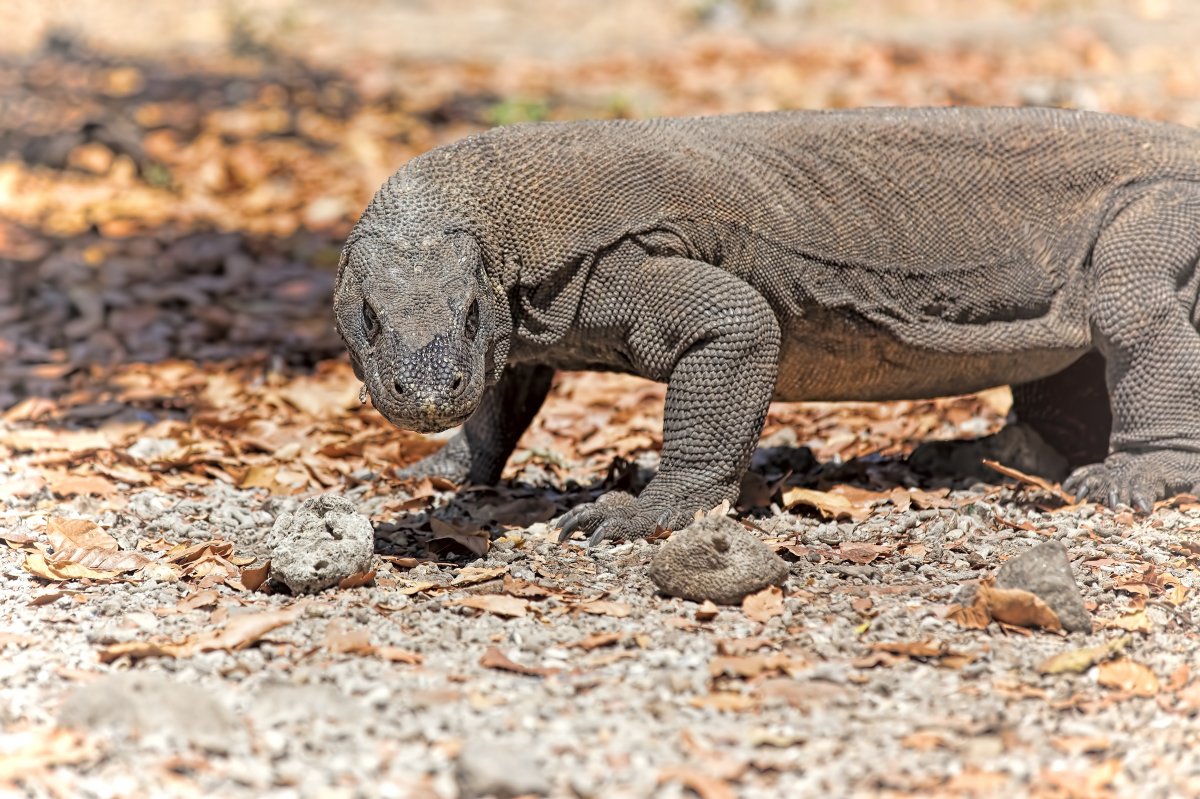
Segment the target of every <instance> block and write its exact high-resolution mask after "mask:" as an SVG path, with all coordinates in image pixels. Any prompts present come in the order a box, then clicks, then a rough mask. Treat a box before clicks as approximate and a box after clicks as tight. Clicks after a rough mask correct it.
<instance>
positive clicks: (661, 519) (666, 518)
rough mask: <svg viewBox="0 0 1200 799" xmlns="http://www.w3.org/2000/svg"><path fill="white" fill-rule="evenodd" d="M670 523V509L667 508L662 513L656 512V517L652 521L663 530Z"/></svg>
mask: <svg viewBox="0 0 1200 799" xmlns="http://www.w3.org/2000/svg"><path fill="white" fill-rule="evenodd" d="M670 523H671V511H669V510H665V511H663V512H662V513H660V514H658V519H657V520H656V521H655V522H654V524H655V526H656V527H661V528H663V529H664V530H665V529H666V528H667V525H668V524H670Z"/></svg>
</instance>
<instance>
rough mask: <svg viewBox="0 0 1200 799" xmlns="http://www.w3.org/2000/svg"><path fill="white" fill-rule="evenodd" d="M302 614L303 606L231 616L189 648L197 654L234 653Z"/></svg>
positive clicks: (199, 637) (202, 634) (203, 634)
mask: <svg viewBox="0 0 1200 799" xmlns="http://www.w3.org/2000/svg"><path fill="white" fill-rule="evenodd" d="M303 612H304V606H303V605H292V606H291V607H287V608H284V609H282V610H267V611H262V612H259V613H242V614H239V615H237V616H231V617H230V619H229V621H228V622H226V623H225V626H223V627H222V628H221V629H220V630H215V631H209V632H204V633H201V634H200V635H198V636H196V637H194V638H193V639H192V640H191V641H190V644H191V646H192V648H193V649H194V650H195V651H196V652H216V651H219V650H224V651H226V652H236V651H237V650H239V649H245V648H246V647H248V646H251V645H252V644H254V643H257V642H258V640H259V639H260V638H262V637H263V636H264V635H266V634H267V633H269V632H271V631H272V630H274V629H277V628H279V627H283V626H284V625H286V624H291V623H292V622H294V621H295V620H296V619H298V618H300V615H301V614H302V613H303Z"/></svg>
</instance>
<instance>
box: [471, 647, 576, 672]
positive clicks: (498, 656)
mask: <svg viewBox="0 0 1200 799" xmlns="http://www.w3.org/2000/svg"><path fill="white" fill-rule="evenodd" d="M479 665H481V666H483V667H484V668H486V669H497V670H499V671H511V672H513V673H514V674H524V675H526V676H529V677H547V676H549V675H551V674H556V673H558V669H542V668H537V667H534V666H523V665H521V664H520V663H517V662H516V661H514V660H511V659H510V658H509V657H508V656H507V655H505V654H504V653H503V652H501V651H500V650H499V649H497V648H496V647H494V646H493V647H488V650H487V651H486V652H484V653H483V657H482V658H480V660H479Z"/></svg>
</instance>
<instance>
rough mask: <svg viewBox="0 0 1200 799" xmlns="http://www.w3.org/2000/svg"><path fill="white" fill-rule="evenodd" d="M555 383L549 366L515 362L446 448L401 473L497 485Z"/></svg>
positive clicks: (399, 470)
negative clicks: (518, 441)
mask: <svg viewBox="0 0 1200 799" xmlns="http://www.w3.org/2000/svg"><path fill="white" fill-rule="evenodd" d="M553 379H554V369H552V368H551V367H549V366H539V365H533V364H515V365H510V366H507V367H505V369H504V372H503V373H502V374H501V375H500V379H499V380H498V381H496V384H495V385H494V386H491V387H489V388H488V389H486V390H485V391H484V393H483V397H482V398H481V399H480V401H479V407H478V408H476V409H475V413H473V414H471V418H469V419H467V421H466V423H465V424H463V426H462V428H461V429H460V430H459V431H458V432H457V433H455V434H454V435H453V436H451V437H450V440H449V441H447V442H446V445H445V446H444V447H442V448H441V449H440V450H438V451H437V452H435V453H433V454H432V455H430V456H428V457H426V458H422V459H421V460H419V461H417V462H416V463H413V464H411V465H409V466H406V467H404V468H402V469H398V470H397V471H396V474H397V476H399V477H427V476H430V475H439V476H441V477H447V478H449V479H451V480H453V481H455V482H456V483H460V484H461V483H483V484H490V483H495V482H496V481H497V480H499V479H500V473H501V472H502V471H503V470H504V464H505V462H506V461H507V460H508V456H509V455H511V454H512V451H513V448H514V447H516V445H517V440H518V439H519V438H520V437H521V434H522V433H524V432H525V429H526V428H527V427H529V423H530V422H531V421H533V417H534V415H535V414H536V413H537V412H538V408H540V407H541V406H542V402H543V401H544V400H545V399H546V395H547V394H548V393H549V392H550V383H551V381H553Z"/></svg>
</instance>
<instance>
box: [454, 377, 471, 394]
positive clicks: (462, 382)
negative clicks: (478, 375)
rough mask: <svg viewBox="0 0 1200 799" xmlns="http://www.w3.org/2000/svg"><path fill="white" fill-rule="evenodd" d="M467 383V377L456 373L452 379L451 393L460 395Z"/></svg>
mask: <svg viewBox="0 0 1200 799" xmlns="http://www.w3.org/2000/svg"><path fill="white" fill-rule="evenodd" d="M466 384H467V380H466V378H464V377H463V376H462V375H455V376H454V379H453V380H452V381H450V393H451V394H453V395H455V396H458V395H459V394H461V393H462V390H463V388H464V387H465V386H466Z"/></svg>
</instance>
